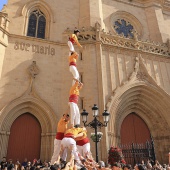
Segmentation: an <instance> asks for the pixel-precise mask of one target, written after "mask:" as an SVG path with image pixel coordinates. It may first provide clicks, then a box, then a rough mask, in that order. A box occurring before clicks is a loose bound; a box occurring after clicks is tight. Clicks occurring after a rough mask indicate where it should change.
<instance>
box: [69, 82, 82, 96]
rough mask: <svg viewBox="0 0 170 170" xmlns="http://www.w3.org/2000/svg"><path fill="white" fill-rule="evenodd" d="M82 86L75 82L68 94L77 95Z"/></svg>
mask: <svg viewBox="0 0 170 170" xmlns="http://www.w3.org/2000/svg"><path fill="white" fill-rule="evenodd" d="M81 88H82V87H79V82H75V84H74V85H73V86H72V87H71V88H70V96H71V95H77V96H79V90H80V89H81Z"/></svg>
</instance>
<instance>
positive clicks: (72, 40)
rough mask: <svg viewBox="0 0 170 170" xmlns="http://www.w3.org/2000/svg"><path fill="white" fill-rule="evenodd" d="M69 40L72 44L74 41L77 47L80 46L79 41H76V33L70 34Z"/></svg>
mask: <svg viewBox="0 0 170 170" xmlns="http://www.w3.org/2000/svg"><path fill="white" fill-rule="evenodd" d="M69 40H70V41H71V42H72V43H73V44H74V43H76V44H77V45H78V46H79V47H81V45H80V43H79V42H78V38H77V35H76V34H71V35H70V38H69Z"/></svg>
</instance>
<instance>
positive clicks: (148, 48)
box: [101, 33, 170, 57]
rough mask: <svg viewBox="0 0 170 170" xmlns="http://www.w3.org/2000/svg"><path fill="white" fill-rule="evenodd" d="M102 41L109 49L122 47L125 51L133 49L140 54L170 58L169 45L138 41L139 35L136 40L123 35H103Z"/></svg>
mask: <svg viewBox="0 0 170 170" xmlns="http://www.w3.org/2000/svg"><path fill="white" fill-rule="evenodd" d="M101 41H102V43H103V45H107V46H108V47H109V46H110V47H112V46H114V47H121V48H125V49H131V50H135V51H138V52H145V53H150V54H156V55H159V56H168V57H169V56H170V51H169V48H168V45H167V44H160V43H156V42H150V41H148V40H146V41H145V42H144V41H141V40H140V39H139V40H138V37H137V35H136V36H135V39H129V38H125V37H123V35H121V36H119V35H108V33H101Z"/></svg>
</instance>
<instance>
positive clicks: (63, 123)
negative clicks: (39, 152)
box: [51, 114, 70, 165]
mask: <svg viewBox="0 0 170 170" xmlns="http://www.w3.org/2000/svg"><path fill="white" fill-rule="evenodd" d="M69 119H70V118H69V115H68V114H64V115H63V116H62V118H61V119H60V120H59V122H58V124H57V133H56V138H55V139H54V152H53V156H52V158H51V165H53V164H54V162H55V161H56V160H57V159H58V156H59V153H60V147H61V140H62V139H63V138H64V133H65V131H66V130H67V124H68V123H69Z"/></svg>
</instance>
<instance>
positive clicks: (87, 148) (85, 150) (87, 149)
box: [77, 143, 90, 157]
mask: <svg viewBox="0 0 170 170" xmlns="http://www.w3.org/2000/svg"><path fill="white" fill-rule="evenodd" d="M77 149H78V151H79V153H80V155H82V156H83V157H86V156H87V154H88V153H90V143H86V144H84V145H83V146H79V145H77Z"/></svg>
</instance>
